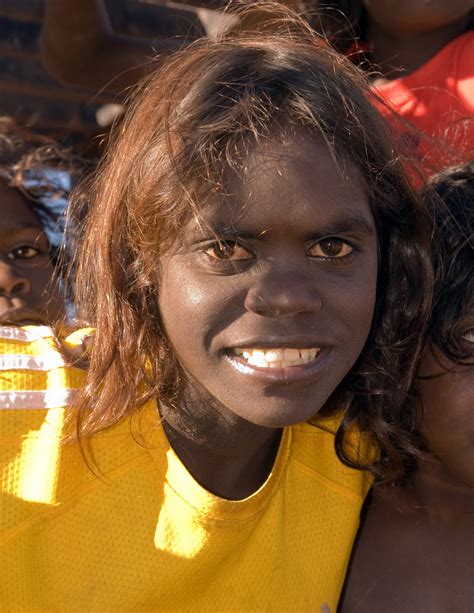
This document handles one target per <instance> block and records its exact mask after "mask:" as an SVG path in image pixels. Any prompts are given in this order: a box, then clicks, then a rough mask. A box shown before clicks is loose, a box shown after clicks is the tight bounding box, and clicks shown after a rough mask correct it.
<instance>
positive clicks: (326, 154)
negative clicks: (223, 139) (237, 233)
mask: <svg viewBox="0 0 474 613" xmlns="http://www.w3.org/2000/svg"><path fill="white" fill-rule="evenodd" d="M224 183H225V193H226V195H225V197H224V198H219V199H218V200H217V201H214V202H210V203H209V204H208V205H207V206H205V207H204V210H203V216H204V218H205V219H206V221H208V222H210V223H213V224H214V223H217V224H219V223H224V224H232V223H238V224H239V226H240V225H241V224H248V225H251V226H256V227H259V228H260V229H261V231H269V230H271V229H274V230H275V231H277V230H278V229H283V230H284V231H286V230H289V229H291V228H295V229H297V228H302V229H304V228H307V227H308V226H311V227H312V229H314V230H317V229H318V226H326V225H328V224H330V223H332V222H333V221H335V220H340V219H342V218H344V219H350V218H360V219H363V220H365V222H366V224H367V225H368V226H373V225H374V222H373V217H372V213H371V211H370V206H369V201H368V197H367V195H366V192H365V189H364V186H363V181H362V178H361V176H360V173H358V172H357V170H356V168H355V167H354V165H353V164H351V163H350V162H348V161H344V160H342V161H336V160H335V159H334V157H333V155H332V154H331V152H330V151H329V149H328V148H327V147H326V145H324V144H323V143H321V142H319V141H317V140H315V139H310V138H306V137H305V136H304V135H301V134H299V135H292V136H288V137H280V138H278V139H271V140H268V141H266V142H264V143H261V144H259V145H257V146H254V147H253V148H252V149H251V150H250V151H248V152H247V153H246V154H245V155H244V156H243V157H242V162H241V164H240V165H239V168H238V169H237V170H236V169H234V170H229V171H228V172H227V173H226V176H225V177H224Z"/></svg>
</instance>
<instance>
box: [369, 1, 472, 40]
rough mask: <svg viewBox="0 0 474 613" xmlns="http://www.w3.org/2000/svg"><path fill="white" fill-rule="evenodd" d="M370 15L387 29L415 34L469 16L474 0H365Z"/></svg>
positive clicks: (372, 19)
mask: <svg viewBox="0 0 474 613" xmlns="http://www.w3.org/2000/svg"><path fill="white" fill-rule="evenodd" d="M364 6H365V7H366V9H367V12H368V14H369V19H370V20H371V21H372V22H374V23H376V24H377V25H378V26H380V27H382V28H383V29H384V30H385V31H387V32H391V33H397V34H410V33H412V34H414V33H416V32H425V31H429V30H436V29H438V28H441V27H443V26H446V25H448V24H451V23H454V22H456V21H458V20H461V19H463V18H467V15H468V13H469V11H472V10H474V1H473V0H364Z"/></svg>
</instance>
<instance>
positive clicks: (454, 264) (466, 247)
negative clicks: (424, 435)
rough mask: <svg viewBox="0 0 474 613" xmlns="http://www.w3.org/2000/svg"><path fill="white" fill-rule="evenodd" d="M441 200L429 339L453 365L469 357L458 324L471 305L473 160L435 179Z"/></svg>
mask: <svg viewBox="0 0 474 613" xmlns="http://www.w3.org/2000/svg"><path fill="white" fill-rule="evenodd" d="M430 187H433V188H434V189H435V191H436V192H437V193H438V195H439V196H440V198H441V199H442V201H443V205H444V206H439V207H438V211H437V228H438V230H439V239H440V246H439V248H438V249H437V250H436V252H435V253H433V259H434V263H435V269H436V273H437V282H436V285H435V298H434V304H433V311H432V314H431V318H430V320H429V326H428V338H429V339H430V341H431V342H432V343H433V344H434V345H436V346H437V347H438V348H439V349H441V351H442V352H443V353H444V354H445V356H446V357H447V358H448V359H450V360H452V361H455V362H462V361H463V360H465V359H467V358H468V357H470V353H471V352H470V351H468V350H467V348H466V346H465V344H463V343H462V341H461V334H460V332H461V330H460V329H459V324H460V323H461V322H462V318H463V317H464V316H465V315H466V314H467V312H466V309H467V308H468V307H470V308H471V312H472V307H473V305H474V161H472V162H469V163H467V164H465V165H463V166H461V167H456V168H449V169H448V170H446V171H444V172H442V173H441V174H439V175H437V176H435V177H434V178H433V179H432V180H431V182H430Z"/></svg>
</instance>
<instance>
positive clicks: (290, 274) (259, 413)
mask: <svg viewBox="0 0 474 613" xmlns="http://www.w3.org/2000/svg"><path fill="white" fill-rule="evenodd" d="M245 167H246V170H245V173H244V175H243V180H242V179H238V178H237V177H236V175H235V174H234V175H233V176H232V177H228V179H229V180H228V182H227V191H228V193H230V194H231V196H229V197H227V198H225V199H223V200H221V202H220V203H209V204H208V205H207V206H206V207H205V209H204V211H203V217H204V219H205V221H206V224H209V226H210V227H211V228H212V229H213V231H214V233H215V235H217V236H218V237H219V239H220V240H221V245H220V246H219V244H217V243H216V240H215V237H214V235H213V232H212V231H209V230H208V229H207V228H206V225H201V226H200V224H199V223H197V222H196V221H195V220H191V221H190V222H189V223H188V224H187V226H186V227H185V230H184V232H183V233H182V235H181V236H180V244H179V246H178V247H177V248H176V250H175V251H174V252H173V253H171V254H169V255H168V256H166V257H165V258H164V259H163V262H162V267H161V279H160V282H161V286H160V299H159V306H160V310H161V314H162V318H163V323H164V327H165V331H166V333H167V336H168V338H169V340H170V341H171V344H172V345H173V348H174V351H175V353H176V355H177V357H178V359H179V361H180V363H181V365H182V366H183V368H184V370H185V371H186V373H187V375H188V382H190V383H189V385H190V386H192V387H197V389H198V390H199V391H200V392H201V393H204V399H206V398H209V401H210V400H211V399H213V400H214V401H215V400H217V401H218V403H219V409H218V410H219V411H220V412H221V413H224V414H229V412H230V414H233V415H234V416H235V415H237V416H239V417H241V418H244V419H245V420H248V421H250V422H252V423H255V424H258V425H262V426H269V427H277V426H284V425H288V424H293V423H297V422H301V421H305V420H308V419H309V418H310V417H312V416H313V415H314V414H316V413H317V412H318V411H319V409H320V408H321V407H322V405H323V404H324V403H325V402H326V400H327V399H328V397H329V396H330V394H331V393H332V392H333V391H334V389H335V388H336V386H337V385H338V384H339V383H340V382H341V380H342V379H343V377H344V375H345V374H346V373H347V372H348V371H349V370H350V368H351V366H352V365H353V364H354V361H355V360H356V359H357V357H358V356H359V354H360V352H361V351H362V348H363V347H364V344H365V341H366V338H367V335H368V332H369V329H370V326H371V321H372V315H373V310H374V302H375V292H376V280H377V268H378V256H377V252H378V251H377V236H376V230H375V226H374V219H373V217H372V214H371V211H370V208H369V204H368V201H367V197H366V195H365V193H364V190H363V188H362V185H361V183H360V182H359V180H358V179H357V175H356V173H355V170H354V169H353V168H352V166H351V165H349V164H347V167H346V170H347V172H348V173H349V176H348V177H347V176H346V177H343V176H342V175H341V173H340V172H339V170H338V168H337V166H336V164H335V162H334V161H333V159H332V157H331V155H330V154H329V152H328V151H327V149H326V148H325V146H323V145H321V144H318V143H316V142H315V141H314V140H308V139H306V138H304V137H303V136H298V137H295V136H293V137H291V138H289V137H288V138H286V139H285V140H283V141H281V140H278V141H277V140H275V141H270V142H268V143H267V144H266V145H260V146H258V147H257V148H256V149H255V150H254V151H253V152H251V153H250V154H249V155H248V157H247V158H246V164H245ZM230 174H231V173H230V172H229V175H230ZM195 382H197V383H195ZM204 401H206V400H204ZM209 401H207V402H209Z"/></svg>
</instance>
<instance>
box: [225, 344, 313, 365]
mask: <svg viewBox="0 0 474 613" xmlns="http://www.w3.org/2000/svg"><path fill="white" fill-rule="evenodd" d="M234 351H235V353H236V354H237V355H238V356H239V357H240V358H243V359H244V360H245V361H246V362H247V363H248V364H250V365H251V366H257V367H259V368H289V367H291V366H301V365H302V364H308V363H309V362H312V361H313V360H314V359H315V358H316V356H317V355H318V353H319V352H320V351H321V349H320V348H319V347H312V348H310V349H297V348H293V347H291V348H287V347H285V348H284V349H267V350H265V349H250V348H247V347H246V348H241V347H237V348H236V349H234Z"/></svg>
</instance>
